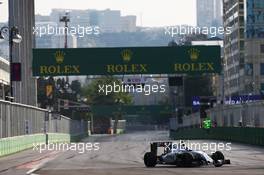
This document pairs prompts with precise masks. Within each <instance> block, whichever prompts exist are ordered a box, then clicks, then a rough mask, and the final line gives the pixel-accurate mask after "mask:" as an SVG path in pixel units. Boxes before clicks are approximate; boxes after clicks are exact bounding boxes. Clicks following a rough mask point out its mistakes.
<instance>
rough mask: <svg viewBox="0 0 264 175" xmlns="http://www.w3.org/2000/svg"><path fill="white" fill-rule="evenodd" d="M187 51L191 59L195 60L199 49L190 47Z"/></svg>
mask: <svg viewBox="0 0 264 175" xmlns="http://www.w3.org/2000/svg"><path fill="white" fill-rule="evenodd" d="M188 53H189V55H190V58H191V60H192V61H196V60H197V59H198V57H199V55H200V51H199V50H198V49H190V50H189V51H188Z"/></svg>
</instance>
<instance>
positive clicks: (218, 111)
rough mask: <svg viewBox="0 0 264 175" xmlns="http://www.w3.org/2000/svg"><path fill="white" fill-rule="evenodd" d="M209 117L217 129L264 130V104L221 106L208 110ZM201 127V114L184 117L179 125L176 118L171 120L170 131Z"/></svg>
mask: <svg viewBox="0 0 264 175" xmlns="http://www.w3.org/2000/svg"><path fill="white" fill-rule="evenodd" d="M207 116H208V117H209V118H211V120H212V123H213V124H214V125H215V126H217V127H254V128H264V102H263V101H259V102H250V103H244V104H235V105H224V106H223V105H219V106H216V107H214V108H212V109H210V110H207ZM200 126H201V119H200V113H194V114H191V115H189V116H184V117H183V122H182V123H178V121H177V119H176V118H172V119H171V120H170V129H172V130H177V129H178V128H196V127H200Z"/></svg>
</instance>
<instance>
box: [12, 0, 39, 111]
mask: <svg viewBox="0 0 264 175" xmlns="http://www.w3.org/2000/svg"><path fill="white" fill-rule="evenodd" d="M34 25H35V10H34V1H33V0H9V27H13V26H16V27H18V30H19V33H20V35H21V36H22V38H23V39H22V42H21V43H20V44H16V43H14V47H13V62H20V63H21V68H22V74H21V75H22V81H21V82H14V83H13V95H14V97H15V102H18V103H23V104H27V105H32V106H36V105H37V91H36V80H35V78H33V76H32V48H34V47H35V39H34V36H33V26H34Z"/></svg>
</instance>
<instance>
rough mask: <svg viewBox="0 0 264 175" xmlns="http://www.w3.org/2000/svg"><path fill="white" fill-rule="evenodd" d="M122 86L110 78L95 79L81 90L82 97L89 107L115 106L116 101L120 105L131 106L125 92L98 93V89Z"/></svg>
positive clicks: (127, 94)
mask: <svg viewBox="0 0 264 175" xmlns="http://www.w3.org/2000/svg"><path fill="white" fill-rule="evenodd" d="M114 83H115V84H117V85H122V83H121V81H120V80H118V79H116V78H115V77H112V76H104V77H101V78H99V79H95V80H93V81H92V83H90V84H88V85H86V86H84V87H83V88H82V95H83V96H84V97H86V98H87V103H88V104H91V105H115V104H116V103H117V101H122V104H131V103H132V97H131V95H130V94H129V93H125V92H111V93H109V94H107V95H106V94H105V93H103V92H100V87H102V86H106V85H113V84H114Z"/></svg>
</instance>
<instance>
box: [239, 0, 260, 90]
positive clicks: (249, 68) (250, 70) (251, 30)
mask: <svg viewBox="0 0 264 175" xmlns="http://www.w3.org/2000/svg"><path fill="white" fill-rule="evenodd" d="M244 6H245V13H244V14H245V78H244V79H243V80H244V84H245V93H252V94H259V93H262V94H264V1H261V0H254V1H253V0H251V1H249V0H247V2H246V4H244Z"/></svg>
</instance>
